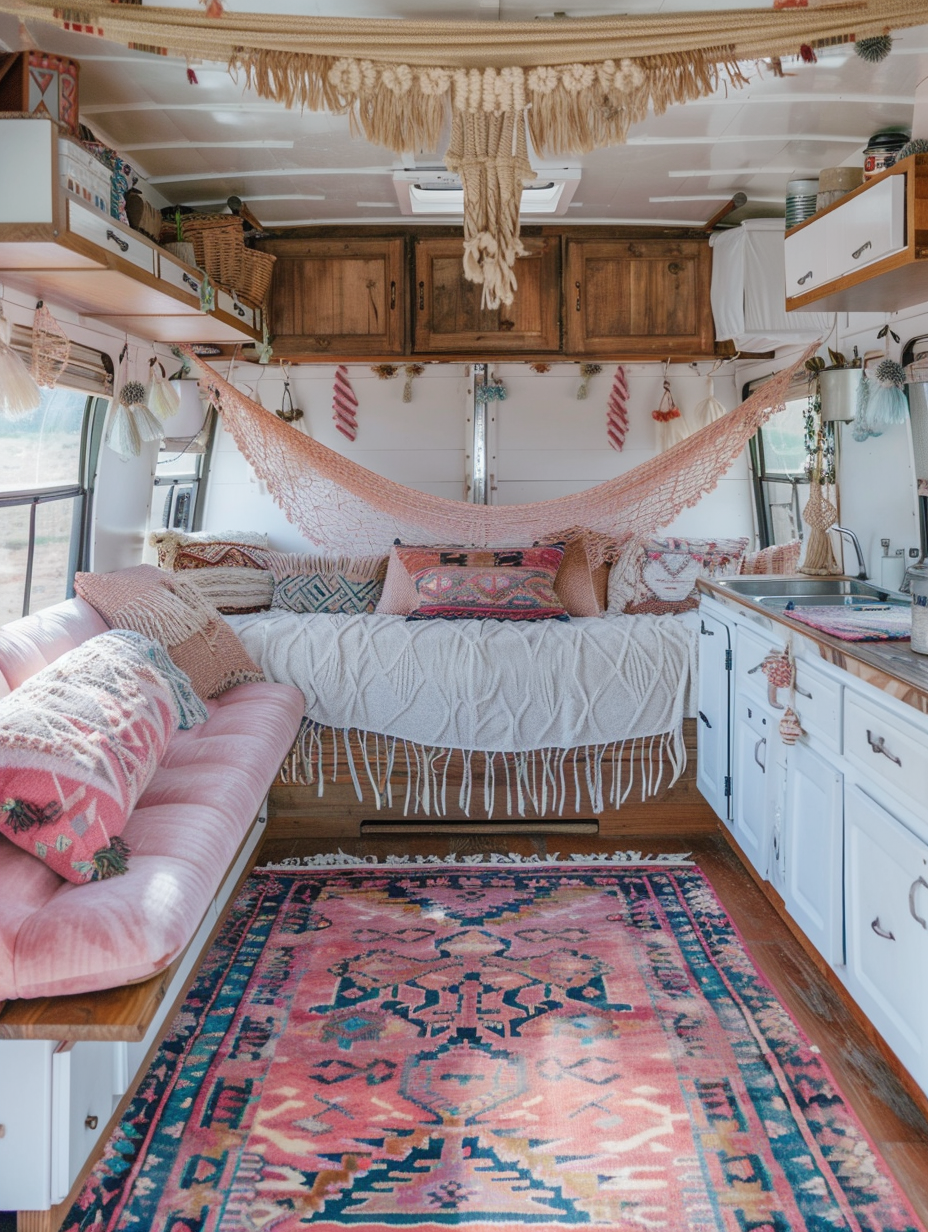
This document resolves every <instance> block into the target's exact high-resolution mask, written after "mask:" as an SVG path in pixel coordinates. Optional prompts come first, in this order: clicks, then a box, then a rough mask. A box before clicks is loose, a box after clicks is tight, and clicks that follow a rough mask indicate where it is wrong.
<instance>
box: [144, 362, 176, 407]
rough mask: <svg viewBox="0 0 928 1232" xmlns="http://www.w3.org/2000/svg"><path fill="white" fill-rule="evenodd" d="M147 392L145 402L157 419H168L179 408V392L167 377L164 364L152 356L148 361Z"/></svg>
mask: <svg viewBox="0 0 928 1232" xmlns="http://www.w3.org/2000/svg"><path fill="white" fill-rule="evenodd" d="M148 369H149V377H148V394H147V397H146V399H145V402H146V404H147V406H148V409H149V410H150V411H151V413H152V414H153V415H155V416H156V417H157V418H158V419H161V420H164V419H170V418H171V417H172V416H173V415H176V414H177V412H178V411H179V410H180V394H179V393H178V392H177V390H176V389H175V388H174V386H173V385H172V384H171V383H170V381H169V380H168V379H167V377H166V375H165V371H164V364H162V363H161V362H160V360H158V359H156V358H155V357H154V356H152V358H151V359H150V360H149V361H148Z"/></svg>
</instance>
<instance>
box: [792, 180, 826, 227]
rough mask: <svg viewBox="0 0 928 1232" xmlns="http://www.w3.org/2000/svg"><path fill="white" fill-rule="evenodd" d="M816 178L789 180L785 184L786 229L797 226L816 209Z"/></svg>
mask: <svg viewBox="0 0 928 1232" xmlns="http://www.w3.org/2000/svg"><path fill="white" fill-rule="evenodd" d="M817 197H818V180H790V182H789V183H788V184H787V185H786V229H787V231H789V229H790V228H791V227H797V226H798V225H799V223H801V222H805V220H806V219H807V218H811V217H812V215H813V214H814V213H815V210H816V199H817Z"/></svg>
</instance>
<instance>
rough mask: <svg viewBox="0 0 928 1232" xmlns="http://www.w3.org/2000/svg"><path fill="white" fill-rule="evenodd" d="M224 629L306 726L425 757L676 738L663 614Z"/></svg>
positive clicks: (347, 621)
mask: <svg viewBox="0 0 928 1232" xmlns="http://www.w3.org/2000/svg"><path fill="white" fill-rule="evenodd" d="M227 619H228V620H229V623H230V624H231V625H232V627H233V628H234V629H235V631H236V633H237V634H238V635H239V637H240V638H241V640H242V642H243V643H244V645H245V648H246V649H247V651H248V653H249V654H250V655H251V656H252V658H253V659H254V660H255V662H256V663H258V664H259V665H260V666H261V668H262V669H263V671H264V672H265V673H266V675H267V676H268V677H269V678H271V679H273V680H279V681H285V682H286V683H287V684H293V685H296V687H297V688H298V689H301V690H302V691H303V694H304V695H305V697H306V714H307V716H308V717H309V718H310V719H311V720H313V722H315V723H317V724H321V725H324V726H326V727H331V728H336V729H339V728H341V729H346V728H355V729H359V730H361V731H367V732H377V733H379V734H382V735H387V736H392V737H396V738H398V739H400V740H404V741H410V742H413V743H415V744H419V745H426V746H431V747H436V746H444V747H449V748H456V749H466V750H476V751H484V752H494V753H495V752H499V753H523V752H528V751H530V750H535V749H575V748H577V747H578V746H584V745H586V746H590V745H594V746H595V745H606V744H614V743H615V742H622V741H626V740H635V739H638V738H640V737H649V736H656V735H660V734H663V733H670V732H674V733H677V732H679V730H680V725H681V723H682V720H683V718H684V717H685V715H686V714H687V713H689V712H690V706H691V704H690V695H691V692H692V686H693V684H694V682H695V679H696V633H695V631H694V629H693V628H692V626H689V627H688V625H687V624H686V623H683V622H681V621H680V620H679V619H677V618H675V617H673V616H659V617H654V616H612V617H610V616H606V617H602V618H600V619H574V620H570V621H558V620H546V621H538V622H524V623H516V622H508V623H507V622H505V621H494V620H486V621H481V620H434V621H429V620H422V621H407V620H405V619H404V618H403V617H402V616H379V615H368V616H328V615H314V614H310V615H301V614H296V613H292V612H277V611H270V612H258V613H255V614H253V615H242V616H230V617H227Z"/></svg>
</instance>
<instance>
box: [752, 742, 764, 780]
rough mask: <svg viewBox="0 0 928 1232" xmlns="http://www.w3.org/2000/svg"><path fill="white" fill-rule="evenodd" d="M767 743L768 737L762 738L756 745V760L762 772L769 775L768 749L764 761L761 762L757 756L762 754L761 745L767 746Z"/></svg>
mask: <svg viewBox="0 0 928 1232" xmlns="http://www.w3.org/2000/svg"><path fill="white" fill-rule="evenodd" d="M766 743H767V737H766V736H761V738H760V739H759V740H758V741H757V743H756V744H755V745H754V760H755V761H756V762H757V764H758V765H759V766H760V768H761V770H763V772H764V774H766V773H767V750H766V749H765V750H764V760H763V761H761V759H760V758H759V757H758V756H757V754H758V753H759V752H760V747H761V745H762V744H763V745H765V744H766Z"/></svg>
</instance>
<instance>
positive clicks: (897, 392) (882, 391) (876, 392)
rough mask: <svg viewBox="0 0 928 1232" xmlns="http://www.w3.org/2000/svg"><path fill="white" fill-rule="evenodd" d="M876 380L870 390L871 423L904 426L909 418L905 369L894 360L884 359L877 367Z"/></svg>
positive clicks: (869, 411)
mask: <svg viewBox="0 0 928 1232" xmlns="http://www.w3.org/2000/svg"><path fill="white" fill-rule="evenodd" d="M874 375H875V377H876V380H875V382H874V385H873V388H872V389H871V390H870V406H869V409H868V414H869V418H870V423H871V425H872V424H877V425H879V426H882V425H884V424H902V423H905V421H906V420H907V419H908V417H909V400H908V398H907V397H906V396H905V368H903V366H902V364H898V363H896V361H895V360H894V359H883V360H880V362H879V363H878V364H877V366H876V372H875V374H874Z"/></svg>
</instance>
